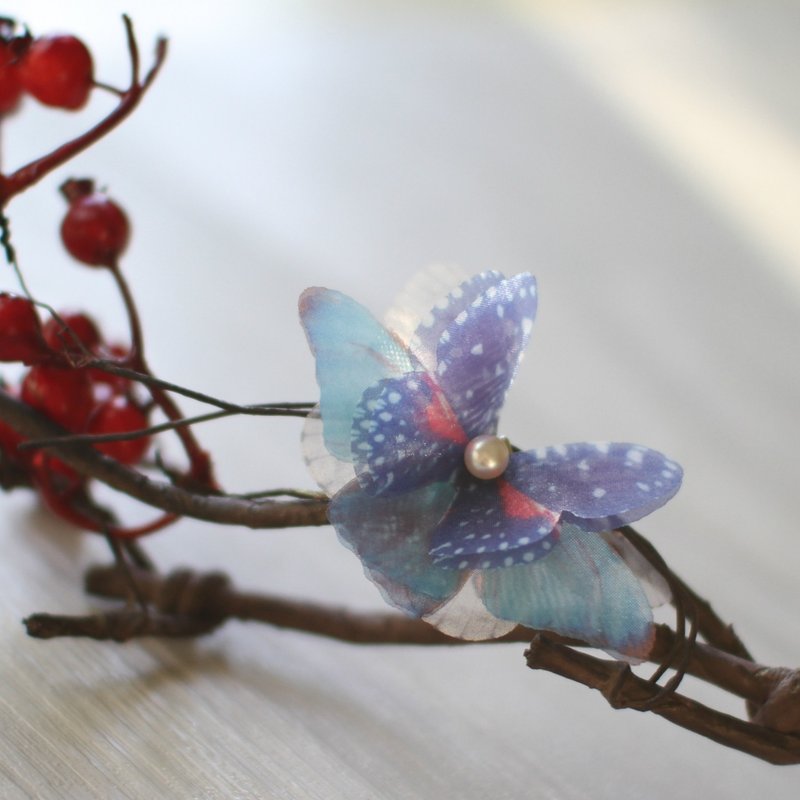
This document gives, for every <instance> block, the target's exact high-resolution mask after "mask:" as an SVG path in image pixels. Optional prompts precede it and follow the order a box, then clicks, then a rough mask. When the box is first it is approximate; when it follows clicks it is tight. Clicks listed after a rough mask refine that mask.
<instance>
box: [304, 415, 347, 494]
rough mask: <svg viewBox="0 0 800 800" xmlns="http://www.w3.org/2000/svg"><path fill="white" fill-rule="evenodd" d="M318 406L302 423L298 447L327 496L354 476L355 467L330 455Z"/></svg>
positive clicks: (342, 486) (341, 487)
mask: <svg viewBox="0 0 800 800" xmlns="http://www.w3.org/2000/svg"><path fill="white" fill-rule="evenodd" d="M323 431H324V429H323V425H322V420H321V419H320V416H319V406H318V405H317V406H314V408H313V409H312V410H311V412H310V413H309V415H308V416H307V417H306V419H305V421H304V423H303V433H302V436H301V441H300V447H301V448H302V450H303V458H304V459H305V462H306V465H307V466H308V469H309V472H311V475H312V477H313V478H314V480H315V481H316V482H317V485H318V486H319V487H320V489H322V491H323V492H325V494H327V495H328V496H333V495H335V494H336V492H338V491H339V490H340V489H343V488H344V487H345V486H347V484H348V483H350V481H352V480H353V479H354V478H355V477H356V471H355V467H354V466H353V464H352V463H350V462H349V461H341V460H340V459H338V458H336V456H334V455H332V454H331V452H330V450H328V448H327V446H326V444H325V436H324V432H323Z"/></svg>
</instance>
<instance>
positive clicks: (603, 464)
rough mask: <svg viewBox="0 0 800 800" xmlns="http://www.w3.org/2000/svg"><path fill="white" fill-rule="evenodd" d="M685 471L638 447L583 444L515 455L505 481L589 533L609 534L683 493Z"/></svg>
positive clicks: (657, 453)
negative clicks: (682, 485) (678, 492)
mask: <svg viewBox="0 0 800 800" xmlns="http://www.w3.org/2000/svg"><path fill="white" fill-rule="evenodd" d="M682 476H683V472H682V470H681V468H680V467H679V466H678V465H677V464H676V463H675V462H674V461H671V460H670V459H668V458H667V457H666V456H664V455H663V454H661V453H659V452H657V451H656V450H651V449H649V448H647V447H642V446H641V445H635V444H625V443H619V442H617V443H608V442H598V443H590V442H580V443H576V444H567V445H558V446H556V447H541V448H538V449H537V450H529V451H526V452H524V453H515V454H514V456H513V458H512V460H511V464H510V466H509V469H508V470H507V471H506V474H505V475H504V477H505V478H506V480H508V481H509V483H511V484H512V485H513V486H514V487H515V488H517V489H519V491H521V492H523V493H524V494H525V495H527V496H529V497H532V498H534V499H535V500H536V501H537V502H539V503H541V504H542V505H544V506H546V507H547V508H549V509H552V510H553V511H556V512H563V515H562V519H563V520H566V521H572V522H575V523H576V524H577V525H579V526H580V527H581V528H583V529H584V530H592V531H605V530H612V529H613V528H618V527H620V526H621V525H627V524H629V523H631V522H635V521H636V520H638V519H641V518H642V517H644V516H646V515H647V514H650V513H651V512H653V511H655V510H656V509H657V508H660V507H661V506H662V505H664V503H666V502H667V500H669V499H670V498H671V497H672V496H673V495H674V494H675V493H676V492H677V491H678V489H679V488H680V485H681V479H682Z"/></svg>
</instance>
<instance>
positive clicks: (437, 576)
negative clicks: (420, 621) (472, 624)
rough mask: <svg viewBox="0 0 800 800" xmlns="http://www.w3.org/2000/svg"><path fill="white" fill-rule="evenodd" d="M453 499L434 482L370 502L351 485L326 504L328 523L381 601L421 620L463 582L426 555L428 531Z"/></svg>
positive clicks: (443, 486) (449, 489)
mask: <svg viewBox="0 0 800 800" xmlns="http://www.w3.org/2000/svg"><path fill="white" fill-rule="evenodd" d="M453 495H454V490H453V488H452V486H450V485H449V484H446V483H437V484H432V485H430V486H426V487H424V488H422V489H418V490H417V491H414V492H408V493H406V494H403V495H397V496H395V495H392V496H388V497H373V496H370V495H368V494H366V493H365V492H363V491H362V490H361V488H360V487H359V485H358V483H357V482H355V481H354V482H353V483H351V484H350V485H349V486H347V487H346V488H345V489H343V490H342V491H341V492H340V493H339V494H337V495H336V496H335V497H334V498H333V499H332V500H331V503H330V506H329V508H328V518H329V519H330V521H331V523H332V524H333V526H334V528H335V529H336V533H337V534H338V535H339V538H340V539H341V541H342V542H343V543H344V544H345V545H346V546H347V547H349V548H350V549H351V550H352V551H353V552H354V553H355V554H356V555H357V556H358V557H359V559H361V562H362V564H363V565H364V571H365V572H366V574H367V577H369V578H370V580H372V581H373V583H375V584H377V585H378V587H379V588H380V589H381V591H382V592H383V595H384V597H385V598H386V600H387V602H389V603H390V604H391V605H393V606H396V607H397V608H400V609H402V610H403V611H406V612H408V613H410V614H414V615H416V616H422V615H423V614H427V613H430V612H432V611H433V610H434V609H436V608H438V606H440V605H441V604H442V603H443V602H444V601H445V600H447V599H448V598H450V597H452V595H454V594H455V593H456V591H458V588H459V586H460V585H461V583H462V581H463V579H464V578H463V575H462V574H461V573H459V572H458V571H456V570H448V569H441V567H436V566H434V565H433V562H432V561H431V558H430V556H428V550H429V548H430V535H431V531H432V530H433V529H434V527H435V526H436V523H437V522H438V521H439V519H441V517H442V516H443V515H444V513H445V512H446V511H447V508H448V507H449V505H450V503H451V502H452V500H453Z"/></svg>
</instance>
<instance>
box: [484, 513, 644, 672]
mask: <svg viewBox="0 0 800 800" xmlns="http://www.w3.org/2000/svg"><path fill="white" fill-rule="evenodd" d="M482 591H483V600H484V603H485V604H486V608H487V609H488V610H489V611H490V612H491V613H493V614H495V615H496V616H498V617H500V618H502V619H507V620H513V621H514V622H517V623H520V624H522V625H527V626H530V627H531V628H537V629H542V630H549V631H554V632H556V633H559V634H562V635H565V636H574V637H576V638H578V639H582V640H583V641H585V642H588V643H589V644H591V645H593V646H595V647H600V648H602V649H603V650H607V651H609V652H613V653H615V654H616V653H619V654H623V655H625V656H626V657H628V658H629V659H631V660H643V659H645V658H646V657H647V654H648V653H649V651H650V648H651V647H652V644H653V636H654V629H653V617H652V613H651V611H650V604H649V603H648V601H647V597H646V595H645V592H644V590H643V589H642V587H641V586H640V585H639V581H638V580H637V579H636V577H635V576H634V574H633V573H632V572H631V570H630V569H629V568H628V566H627V565H626V564H625V562H624V561H623V560H622V559H621V558H620V557H619V555H617V553H616V552H614V550H613V549H612V548H611V547H610V546H609V545H608V543H607V542H606V541H605V540H604V539H603V538H602V537H601V536H598V535H597V534H594V533H587V532H586V531H582V530H581V529H580V528H578V527H577V526H575V525H569V524H565V525H562V526H561V539H560V541H559V544H558V547H555V548H553V552H552V553H551V554H550V555H549V556H548V557H547V558H545V559H543V560H542V561H540V562H538V563H537V562H534V563H533V564H530V565H519V566H514V567H509V568H508V569H494V570H487V571H486V572H484V573H483V584H482Z"/></svg>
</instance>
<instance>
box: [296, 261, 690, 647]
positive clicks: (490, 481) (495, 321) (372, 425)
mask: <svg viewBox="0 0 800 800" xmlns="http://www.w3.org/2000/svg"><path fill="white" fill-rule="evenodd" d="M536 307H537V286H536V281H535V279H534V278H533V276H532V275H530V274H528V273H522V274H520V275H515V276H514V277H512V278H508V279H507V278H505V277H504V276H503V275H501V274H500V273H498V272H486V273H482V274H480V275H477V276H475V277H473V278H471V279H469V280H467V281H465V282H463V283H461V284H460V285H459V286H457V287H456V288H455V289H453V290H452V291H451V292H450V294H449V295H448V296H446V297H443V298H442V299H440V300H439V301H438V302H437V303H436V305H435V306H434V307H433V309H432V310H431V311H430V312H428V313H427V314H425V315H424V316H423V318H422V320H421V322H420V323H419V324H418V326H417V327H416V328H415V329H414V327H413V324H412V323H411V322H410V321H409V317H413V316H414V314H413V313H411V314H410V315H409V314H404V312H403V311H402V309H399V310H398V309H396V310H394V311H393V312H392V313H391V314H390V321H391V327H392V330H389V329H387V328H386V327H384V325H382V324H381V323H380V322H378V320H376V319H375V318H374V317H373V316H372V315H371V314H370V313H369V312H368V311H367V310H366V309H365V308H364V307H363V306H361V305H359V304H358V303H356V302H355V301H354V300H352V299H350V298H349V297H347V296H346V295H344V294H341V293H340V292H336V291H332V290H329V289H322V288H311V289H307V290H306V291H305V292H304V293H303V295H302V296H301V298H300V317H301V320H302V324H303V326H304V328H305V331H306V335H307V337H308V341H309V344H310V346H311V349H312V351H313V353H314V355H315V357H316V373H317V381H318V383H319V386H320V402H319V406H318V408H317V410H316V413H315V414H314V415H312V418H310V419H309V421H308V422H307V425H306V431H305V436H304V449H305V453H306V459H307V461H308V463H309V466H310V468H311V471H312V473H313V474H314V476H315V478H316V479H317V482H318V483H319V484H320V486H322V488H323V489H325V490H326V491H327V492H329V493H330V494H331V495H332V499H331V502H330V506H329V518H330V521H331V523H332V524H333V525H334V527H335V529H336V531H337V533H338V535H339V537H340V538H341V540H342V542H344V544H345V545H347V546H348V547H349V548H350V549H352V550H353V551H354V552H355V554H356V555H357V556H358V557H359V558H360V559H361V561H362V563H363V566H364V569H365V572H366V574H367V576H368V577H369V578H370V579H371V580H372V581H373V582H374V583H376V584H377V585H378V587H379V588H380V589H381V591H382V592H383V594H384V596H385V598H386V600H387V601H388V602H389V603H391V604H392V605H394V606H396V607H398V608H400V609H402V610H404V611H406V612H408V613H410V614H412V615H415V616H419V617H422V618H423V619H425V620H427V621H428V622H430V623H431V624H433V625H435V626H436V627H438V628H439V629H441V630H442V631H444V632H445V633H447V634H449V635H452V636H455V637H459V638H465V639H486V638H493V637H497V636H502V635H503V634H504V633H506V632H508V631H509V630H511V629H512V628H513V627H514V626H515V625H516V624H523V625H527V626H530V627H532V628H538V629H544V630H550V631H555V632H557V633H560V634H563V635H567V636H573V637H576V638H579V639H582V640H583V641H586V642H587V643H589V644H592V645H594V646H597V647H600V648H603V649H605V650H607V651H609V652H613V653H615V654H622V655H624V656H625V657H627V658H629V659H631V660H636V659H642V658H644V657H645V656H646V655H647V653H648V652H649V650H650V647H651V645H652V639H653V635H654V628H653V622H652V612H651V601H654V602H655V600H656V598H655V597H654V596H653V595H654V591H655V594H656V595H657V594H658V588H659V587H658V580H657V579H654V580H652V581H649V580H648V579H647V577H648V576H647V573H648V569H647V565H646V562H644V560H643V559H642V558H641V557H639V556H638V554H637V553H636V552H635V551H633V549H632V548H631V547H630V546H629V545H628V544H627V541H626V540H625V539H624V538H623V537H622V536H621V535H620V534H619V533H615V532H614V529H615V528H618V527H620V526H622V525H625V524H628V523H630V522H633V521H635V520H637V519H640V518H641V517H643V516H645V515H646V514H649V513H650V512H651V511H654V510H655V509H656V508H658V507H659V506H661V505H663V504H664V503H665V502H666V501H667V500H669V499H670V498H671V497H672V496H673V495H674V494H675V492H677V490H678V488H679V486H680V483H681V478H682V471H681V468H680V467H679V466H678V465H677V464H676V463H674V462H673V461H670V460H669V459H667V458H666V457H665V456H663V455H662V454H660V453H658V452H656V451H654V450H650V449H648V448H646V447H642V446H640V445H633V444H624V443H605V442H600V443H578V444H567V445H558V446H555V447H539V448H537V449H535V450H528V451H522V452H512V449H511V447H510V446H509V445H508V443H507V442H506V441H505V440H503V439H500V438H498V437H497V427H498V417H499V413H500V409H501V407H502V405H503V401H504V399H505V395H506V392H507V391H508V388H509V386H510V385H511V382H512V379H513V377H514V374H515V372H516V369H517V365H518V364H519V361H520V359H521V356H522V352H523V350H524V348H525V345H526V344H527V341H528V338H529V336H530V333H531V329H532V326H533V321H534V318H535V315H536ZM637 576H638V577H637ZM640 577H644V578H645V579H644V580H643V581H640V579H639V578H640ZM650 577H651V578H652V575H651V576H650ZM649 584H652V585H649ZM654 586H655V587H656V589H655V590H654V589H653V587H654ZM660 588H661V590H662V593H663V587H660ZM658 599H660V600H663V599H665V598H663V597H661V598H658Z"/></svg>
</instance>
